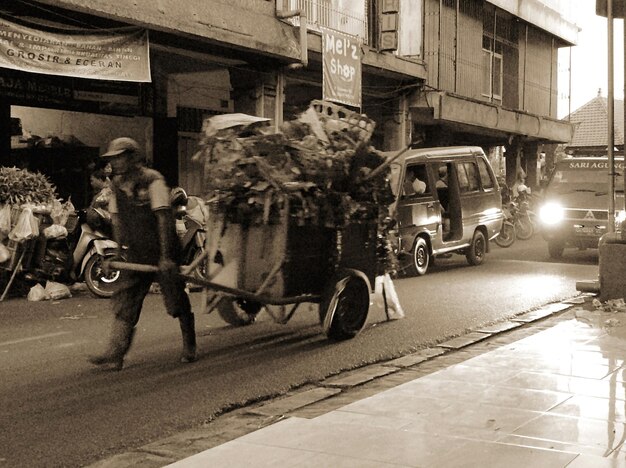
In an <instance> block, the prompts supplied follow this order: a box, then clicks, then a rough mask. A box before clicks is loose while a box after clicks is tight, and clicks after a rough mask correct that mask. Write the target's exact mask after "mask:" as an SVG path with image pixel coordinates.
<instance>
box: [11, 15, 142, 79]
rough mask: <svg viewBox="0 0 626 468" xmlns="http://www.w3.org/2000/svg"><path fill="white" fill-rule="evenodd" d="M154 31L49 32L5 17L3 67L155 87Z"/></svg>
mask: <svg viewBox="0 0 626 468" xmlns="http://www.w3.org/2000/svg"><path fill="white" fill-rule="evenodd" d="M149 57H150V55H149V53H148V32H147V31H146V30H144V29H139V28H123V29H118V30H115V31H111V32H102V31H97V32H83V31H81V32H72V33H67V32H49V31H43V30H38V29H33V28H31V27H27V26H23V25H21V24H16V23H13V22H10V21H7V20H6V19H4V18H0V67H2V68H10V69H13V70H22V71H26V72H32V73H43V74H46V75H63V76H74V77H78V78H91V79H95V80H116V81H137V82H149V81H151V79H150V58H149Z"/></svg>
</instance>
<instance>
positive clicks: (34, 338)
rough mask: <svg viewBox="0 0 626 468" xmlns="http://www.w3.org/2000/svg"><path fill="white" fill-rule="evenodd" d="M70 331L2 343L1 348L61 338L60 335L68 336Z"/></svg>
mask: <svg viewBox="0 0 626 468" xmlns="http://www.w3.org/2000/svg"><path fill="white" fill-rule="evenodd" d="M68 333H70V332H68V331H63V332H56V333H47V334H45V335H39V336H31V337H29V338H22V339H21V340H12V341H4V342H2V343H0V346H8V345H13V344H18V343H25V342H27V341H35V340H41V339H44V338H52V337H55V336H60V335H67V334H68Z"/></svg>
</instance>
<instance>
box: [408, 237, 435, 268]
mask: <svg viewBox="0 0 626 468" xmlns="http://www.w3.org/2000/svg"><path fill="white" fill-rule="evenodd" d="M430 260H431V258H430V252H429V251H428V244H427V243H426V241H425V240H424V239H423V238H422V237H418V238H417V240H416V241H415V246H414V247H413V252H412V255H411V264H410V265H409V269H408V272H409V274H410V275H412V276H423V275H425V274H426V270H428V265H429V263H430Z"/></svg>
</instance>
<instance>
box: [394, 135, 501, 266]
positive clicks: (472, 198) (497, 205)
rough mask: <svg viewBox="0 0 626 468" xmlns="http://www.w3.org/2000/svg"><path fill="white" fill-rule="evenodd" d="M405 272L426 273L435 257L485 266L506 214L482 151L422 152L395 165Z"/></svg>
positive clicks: (396, 204) (399, 251) (397, 218)
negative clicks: (459, 256) (455, 257)
mask: <svg viewBox="0 0 626 468" xmlns="http://www.w3.org/2000/svg"><path fill="white" fill-rule="evenodd" d="M391 184H392V191H393V193H394V195H395V201H394V203H393V205H392V206H391V213H392V217H393V218H394V220H395V222H396V228H395V236H396V239H395V241H394V243H396V245H394V250H395V251H396V253H397V255H398V261H399V263H400V265H399V266H400V269H401V270H402V271H406V272H408V273H409V274H413V275H424V274H425V273H426V271H427V270H428V267H429V265H431V263H432V261H433V259H434V258H436V257H437V256H440V255H445V256H449V255H450V254H451V253H457V254H462V255H465V256H466V258H467V261H468V262H469V264H470V265H479V264H481V263H482V262H483V261H484V259H485V254H486V253H487V252H488V251H489V241H490V240H491V239H493V238H495V237H496V236H497V235H498V233H499V232H500V228H501V227H502V221H503V219H504V214H503V212H502V200H501V197H500V187H499V186H498V181H497V180H496V177H495V174H494V172H493V169H492V168H491V165H490V164H489V160H488V159H487V157H486V156H485V153H484V152H483V150H482V149H481V148H480V147H473V146H463V147H461V146H459V147H440V148H420V149H411V150H408V151H406V152H405V153H404V154H402V155H401V156H398V157H397V159H396V160H395V161H393V162H392V163H391Z"/></svg>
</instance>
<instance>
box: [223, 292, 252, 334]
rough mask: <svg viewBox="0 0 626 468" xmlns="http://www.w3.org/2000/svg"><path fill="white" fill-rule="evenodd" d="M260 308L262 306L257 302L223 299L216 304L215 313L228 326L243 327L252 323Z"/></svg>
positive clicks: (230, 298)
mask: <svg viewBox="0 0 626 468" xmlns="http://www.w3.org/2000/svg"><path fill="white" fill-rule="evenodd" d="M261 307H263V306H262V304H260V303H258V302H254V301H247V300H245V299H233V298H232V297H223V298H222V299H220V301H219V302H218V303H217V312H218V313H219V314H220V317H222V320H224V322H226V323H228V324H229V325H233V326H235V327H243V326H244V325H250V324H252V323H254V321H255V320H256V316H257V314H258V313H259V312H260V310H261Z"/></svg>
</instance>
